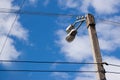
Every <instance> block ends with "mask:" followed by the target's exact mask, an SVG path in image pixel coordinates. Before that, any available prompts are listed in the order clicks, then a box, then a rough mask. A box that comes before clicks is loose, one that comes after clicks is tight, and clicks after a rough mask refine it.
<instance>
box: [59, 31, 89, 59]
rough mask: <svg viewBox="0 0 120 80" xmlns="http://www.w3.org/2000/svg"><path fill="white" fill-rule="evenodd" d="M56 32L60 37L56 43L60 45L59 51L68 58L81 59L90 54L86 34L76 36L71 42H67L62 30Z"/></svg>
mask: <svg viewBox="0 0 120 80" xmlns="http://www.w3.org/2000/svg"><path fill="white" fill-rule="evenodd" d="M57 34H58V36H59V37H60V40H59V41H58V44H59V45H60V47H61V52H63V53H64V55H65V56H66V57H67V58H68V59H70V60H71V59H72V60H77V61H82V60H84V59H86V58H88V57H89V56H90V55H91V50H90V43H89V39H88V36H80V37H78V36H77V37H76V39H75V40H74V41H73V42H71V43H68V42H67V41H66V40H65V36H66V34H65V32H64V31H62V30H60V31H58V33H57Z"/></svg>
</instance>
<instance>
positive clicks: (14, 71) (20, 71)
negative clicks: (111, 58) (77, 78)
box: [0, 69, 98, 73]
mask: <svg viewBox="0 0 120 80" xmlns="http://www.w3.org/2000/svg"><path fill="white" fill-rule="evenodd" d="M0 71H2V72H71V73H96V72H98V71H77V70H76V71H71V70H7V69H6V70H0Z"/></svg>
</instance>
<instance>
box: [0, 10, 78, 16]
mask: <svg viewBox="0 0 120 80" xmlns="http://www.w3.org/2000/svg"><path fill="white" fill-rule="evenodd" d="M0 9H3V10H0V13H18V14H27V15H44V16H62V17H63V16H64V17H77V16H80V15H77V14H60V13H53V12H52V13H50V12H43V11H27V10H22V11H21V12H19V11H18V10H16V9H6V8H0Z"/></svg>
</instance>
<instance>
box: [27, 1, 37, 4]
mask: <svg viewBox="0 0 120 80" xmlns="http://www.w3.org/2000/svg"><path fill="white" fill-rule="evenodd" d="M29 1H30V3H31V4H35V3H37V0H29Z"/></svg>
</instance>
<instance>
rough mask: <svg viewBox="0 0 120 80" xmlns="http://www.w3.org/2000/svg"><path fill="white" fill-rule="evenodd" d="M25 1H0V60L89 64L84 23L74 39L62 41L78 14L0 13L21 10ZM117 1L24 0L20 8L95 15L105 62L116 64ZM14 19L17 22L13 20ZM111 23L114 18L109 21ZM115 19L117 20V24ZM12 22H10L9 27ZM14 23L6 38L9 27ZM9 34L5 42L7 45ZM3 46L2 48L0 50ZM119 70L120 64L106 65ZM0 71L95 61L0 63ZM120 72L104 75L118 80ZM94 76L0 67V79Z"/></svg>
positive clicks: (83, 79)
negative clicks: (69, 41)
mask: <svg viewBox="0 0 120 80" xmlns="http://www.w3.org/2000/svg"><path fill="white" fill-rule="evenodd" d="M22 1H23V0H1V2H0V52H1V53H0V60H18V61H19V60H20V61H21V60H23V61H53V62H57V61H61V62H83V63H84V62H86V63H89V62H90V63H91V62H93V56H92V51H91V45H90V41H89V35H88V30H87V27H86V23H85V22H84V23H83V24H82V26H81V27H80V29H79V30H78V34H77V36H76V38H75V40H74V41H73V42H71V43H68V42H67V41H66V40H65V37H66V35H67V34H66V32H65V29H66V28H67V26H69V25H70V24H73V23H74V21H75V20H76V17H74V16H73V17H70V16H57V15H55V16H53V15H42V14H41V15H35V14H18V15H17V17H16V13H1V11H3V10H9V9H16V10H19V8H20V5H21V3H22ZM119 4H120V0H25V2H24V4H23V6H22V8H21V11H22V10H24V11H34V12H44V13H57V14H74V15H80V16H85V15H86V14H88V13H91V14H92V15H94V17H95V21H96V30H97V35H98V40H99V44H100V50H101V54H102V59H103V62H107V63H110V64H117V65H120V54H119V53H120V37H119V36H120V33H119V32H120V23H119V21H120V14H119V13H120V5H119ZM14 20H15V23H14ZM111 21H112V22H111ZM115 22H116V23H115ZM13 23H14V25H13ZM12 25H13V28H12V30H11V31H10V34H9V36H7V34H8V32H9V30H10V27H11V26H12ZM6 37H7V42H6V44H5V47H4V48H3V45H4V43H5V40H6ZM2 48H3V50H2ZM104 68H105V70H106V71H111V72H120V67H115V66H110V65H108V66H106V65H104ZM0 70H80V71H86V70H88V71H95V68H94V65H91V64H86V65H85V64H84V65H83V64H82V65H80V64H79V65H73V64H72V65H67V64H54V63H53V64H33V63H31V64H30V63H11V62H0ZM119 75H120V74H110V73H106V78H107V80H119V79H120V76H119ZM61 79H63V80H96V75H95V73H66V72H63V73H59V72H51V73H45V72H44V73H41V72H5V71H0V80H61Z"/></svg>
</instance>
